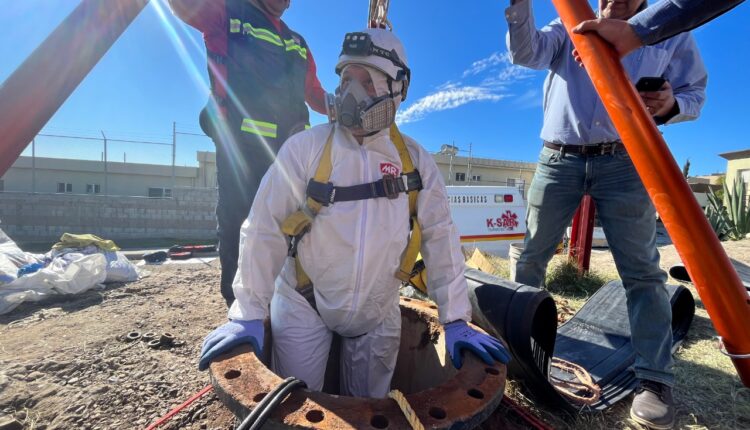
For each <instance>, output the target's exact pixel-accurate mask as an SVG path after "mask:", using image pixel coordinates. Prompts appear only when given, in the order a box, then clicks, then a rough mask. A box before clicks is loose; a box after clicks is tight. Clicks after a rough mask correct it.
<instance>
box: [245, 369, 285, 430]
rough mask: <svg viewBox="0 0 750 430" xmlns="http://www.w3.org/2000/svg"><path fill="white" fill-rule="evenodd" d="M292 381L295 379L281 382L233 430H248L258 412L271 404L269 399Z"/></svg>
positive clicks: (256, 417)
mask: <svg viewBox="0 0 750 430" xmlns="http://www.w3.org/2000/svg"><path fill="white" fill-rule="evenodd" d="M294 380H295V378H292V377H289V378H286V379H285V380H283V381H281V383H280V384H279V385H278V386H276V388H274V389H273V390H271V391H270V392H269V393H268V394H266V395H265V397H263V398H262V399H261V400H260V402H258V404H257V405H255V407H254V408H253V410H252V411H250V414H248V415H247V416H246V417H245V419H243V420H242V423H240V425H239V426H238V427H237V428H236V429H235V430H249V428H250V426H251V425H252V424H253V423H254V422H255V421H256V420H257V419H258V415H260V412H261V411H262V410H264V409H265V408H266V407H268V404H269V403H271V399H272V398H273V396H274V394H276V393H278V392H279V391H280V390H281V389H282V388H284V387H285V386H287V385H289V384H291V383H292V382H293V381H294Z"/></svg>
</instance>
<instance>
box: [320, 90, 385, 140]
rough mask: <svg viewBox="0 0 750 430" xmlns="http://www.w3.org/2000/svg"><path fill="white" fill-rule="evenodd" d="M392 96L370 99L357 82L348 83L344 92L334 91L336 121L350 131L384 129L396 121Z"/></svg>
mask: <svg viewBox="0 0 750 430" xmlns="http://www.w3.org/2000/svg"><path fill="white" fill-rule="evenodd" d="M394 96H395V95H393V94H386V95H383V96H377V97H371V96H369V95H368V94H367V90H365V88H364V87H363V86H362V84H361V83H359V81H357V80H352V81H349V83H348V84H347V86H346V88H344V90H343V91H342V90H339V89H337V90H336V96H335V100H334V103H335V112H336V120H337V121H338V122H339V124H341V125H342V126H344V127H347V128H350V129H357V128H360V129H362V130H363V131H365V132H366V133H374V132H378V131H380V130H383V129H386V128H388V127H390V126H391V124H393V122H394V121H395V119H396V103H395V101H394V100H393V97H394Z"/></svg>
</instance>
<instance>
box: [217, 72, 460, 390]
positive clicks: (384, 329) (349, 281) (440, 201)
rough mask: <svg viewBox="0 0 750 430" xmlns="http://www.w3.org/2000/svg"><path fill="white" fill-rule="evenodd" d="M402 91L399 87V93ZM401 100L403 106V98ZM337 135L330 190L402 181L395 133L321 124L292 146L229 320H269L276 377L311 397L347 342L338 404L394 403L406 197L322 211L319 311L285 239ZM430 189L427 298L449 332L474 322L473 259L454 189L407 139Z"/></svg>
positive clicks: (311, 253)
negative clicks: (469, 275)
mask: <svg viewBox="0 0 750 430" xmlns="http://www.w3.org/2000/svg"><path fill="white" fill-rule="evenodd" d="M368 72H369V73H370V75H371V76H372V78H373V79H372V80H373V85H374V86H375V88H376V90H377V94H378V95H381V94H388V92H389V90H388V88H387V81H386V79H385V77H384V75H381V74H380V72H378V71H376V70H375V69H370V68H368ZM398 85H400V83H399V84H398ZM399 98H400V97H399ZM331 127H335V128H336V129H335V132H334V134H333V140H332V150H331V163H332V166H333V168H332V173H331V176H330V182H332V183H333V184H334V185H335V186H337V187H347V186H352V185H359V184H364V183H369V182H374V181H377V180H380V179H381V178H382V177H383V175H384V174H386V173H387V174H391V175H395V176H398V175H400V174H401V173H402V170H403V169H402V165H401V159H400V158H399V154H398V151H397V149H396V146H395V145H394V143H393V142H392V141H391V139H390V135H389V132H388V130H387V129H386V130H382V131H380V132H377V133H376V134H374V135H372V136H369V137H364V139H363V141H362V144H361V145H360V143H359V142H358V141H357V139H356V138H355V137H354V136H353V135H352V133H351V132H350V131H349V129H347V128H345V127H342V126H338V125H330V124H327V125H321V126H317V127H314V128H312V129H310V130H306V131H304V132H301V133H298V134H296V135H294V136H292V137H290V138H289V140H287V142H286V143H285V144H284V145H283V146H282V148H281V151H280V152H279V154H278V158H277V159H276V161H275V163H274V164H273V166H272V167H271V169H270V170H269V171H268V172H267V173H266V175H265V177H264V178H263V181H262V182H261V185H260V188H259V190H258V194H257V196H256V197H255V201H254V203H253V206H252V209H251V211H250V215H249V217H248V219H247V220H246V221H245V223H244V225H243V227H242V231H241V238H240V261H239V269H238V271H237V275H236V277H235V280H234V294H235V297H236V300H235V302H234V304H233V305H232V307H231V308H230V310H229V318H230V319H231V320H256V319H264V318H266V317H268V316H269V311H270V318H271V329H272V335H273V366H274V371H275V372H276V373H278V374H279V375H280V376H282V377H288V376H294V377H297V378H299V379H302V380H303V381H305V382H306V383H307V385H308V387H309V388H310V389H313V390H320V389H322V387H323V382H324V374H325V367H326V362H327V360H328V353H329V350H330V345H331V341H332V336H333V334H334V332H335V333H338V334H340V335H341V336H342V347H341V363H342V365H341V382H342V383H341V394H344V395H352V396H361V397H385V396H386V394H387V393H388V391H389V390H390V381H391V377H392V376H393V372H394V369H395V365H396V357H397V355H398V349H399V342H400V333H401V315H400V311H399V306H398V303H399V299H398V289H399V286H400V281H399V280H398V279H396V277H395V273H396V272H397V270H398V268H399V265H400V262H401V255H402V252H403V251H404V249H405V247H406V244H407V241H408V236H409V205H408V196H407V194H405V193H401V194H399V196H398V198H396V199H387V198H375V199H366V200H357V201H342V202H336V203H333V204H331V205H329V206H325V207H323V208H322V209H321V210H320V212H319V213H318V215H317V217H315V218H314V220H313V223H312V228H311V230H310V232H308V233H307V234H306V235H305V236H304V237H303V238H302V240H301V241H300V242H299V244H298V248H297V251H298V256H299V260H300V263H301V265H302V267H303V268H304V269H305V272H306V273H307V275H308V276H309V277H310V279H311V280H312V283H313V285H314V291H315V301H316V304H317V312H316V310H315V309H313V308H312V306H311V305H310V303H308V302H307V301H306V300H305V298H304V297H303V296H302V295H300V294H299V293H298V292H297V291H296V290H295V286H296V284H297V278H296V271H295V261H294V259H293V258H291V257H288V256H287V250H288V238H287V237H286V236H285V235H284V233H283V232H282V230H281V224H282V222H283V221H284V220H285V219H286V217H287V216H289V215H290V214H292V213H293V212H295V211H297V210H298V209H299V208H300V207H301V206H302V205H304V204H305V197H306V196H305V190H306V187H307V184H308V181H309V180H310V179H311V178H312V177H313V176H314V175H315V172H316V170H317V167H318V164H319V163H320V158H321V155H322V153H323V148H324V146H325V144H326V141H327V139H328V136H329V134H330V132H331ZM404 141H405V143H406V146H407V149H408V151H409V154H410V155H411V158H412V162H413V164H414V166H415V167H416V168H417V170H418V171H419V172H420V175H421V179H422V185H423V189H422V190H421V191H419V194H418V199H417V216H418V219H419V223H420V226H421V227H422V244H421V253H422V256H423V258H424V260H425V264H426V265H427V267H429V268H430V270H428V271H427V274H428V286H429V288H430V289H429V294H430V297H431V298H432V299H433V300H434V301H435V302H436V303H437V304H438V313H439V318H440V322H441V323H443V324H446V323H448V322H451V321H455V320H465V321H469V320H470V319H471V305H470V303H469V298H468V294H467V285H466V280H465V278H464V275H463V273H464V257H463V254H462V252H461V248H460V242H459V236H458V232H457V230H456V227H455V225H454V224H453V221H452V219H451V214H450V209H449V206H448V198H447V194H446V190H445V184H444V182H443V179H442V177H441V175H440V172H439V170H438V168H437V165H436V164H435V162H434V160H433V159H432V157H431V156H430V154H428V153H427V152H426V151H425V150H424V148H422V147H421V146H419V145H418V144H417V143H416V142H415V141H413V140H412V139H410V138H408V137H406V136H404Z"/></svg>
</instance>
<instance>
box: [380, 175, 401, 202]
mask: <svg viewBox="0 0 750 430" xmlns="http://www.w3.org/2000/svg"><path fill="white" fill-rule="evenodd" d="M399 183H401V184H403V181H402V180H401V176H399V177H396V176H393V175H389V174H387V173H386V174H385V175H383V191H384V192H385V196H386V197H388V198H389V199H391V200H393V199H397V198H398V195H399V194H400V193H402V192H403V190H402V189H401V188H400V187H399ZM402 186H403V185H402Z"/></svg>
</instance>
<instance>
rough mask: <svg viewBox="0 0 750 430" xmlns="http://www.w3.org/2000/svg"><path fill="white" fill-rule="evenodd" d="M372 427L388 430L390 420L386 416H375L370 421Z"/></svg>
mask: <svg viewBox="0 0 750 430" xmlns="http://www.w3.org/2000/svg"><path fill="white" fill-rule="evenodd" d="M370 425H371V426H373V427H375V428H376V429H385V428H388V418H386V417H385V416H384V415H373V416H372V418H371V419H370Z"/></svg>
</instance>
